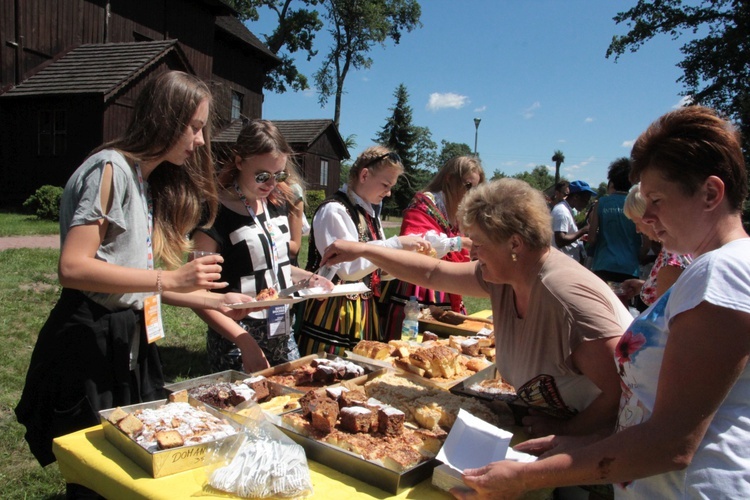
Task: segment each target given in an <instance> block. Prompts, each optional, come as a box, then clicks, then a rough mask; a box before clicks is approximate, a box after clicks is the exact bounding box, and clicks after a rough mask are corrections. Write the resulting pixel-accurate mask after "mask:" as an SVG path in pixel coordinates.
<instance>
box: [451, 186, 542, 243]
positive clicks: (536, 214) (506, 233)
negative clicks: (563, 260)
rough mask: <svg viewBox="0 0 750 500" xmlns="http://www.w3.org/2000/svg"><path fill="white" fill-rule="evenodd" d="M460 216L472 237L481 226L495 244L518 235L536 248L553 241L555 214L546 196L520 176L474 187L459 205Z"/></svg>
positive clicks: (466, 230)
mask: <svg viewBox="0 0 750 500" xmlns="http://www.w3.org/2000/svg"><path fill="white" fill-rule="evenodd" d="M457 218H458V221H459V223H460V226H461V229H462V230H463V231H464V232H466V233H467V234H469V235H470V236H471V231H472V230H473V229H479V230H480V231H482V232H483V233H484V234H485V235H486V236H487V238H489V239H490V241H493V242H495V243H502V242H504V241H507V240H508V238H510V237H511V236H513V235H514V234H517V235H519V236H520V237H521V238H522V239H523V240H524V241H525V242H526V244H527V245H529V246H530V247H531V248H535V249H543V248H548V247H549V246H550V244H551V242H552V216H551V215H550V211H549V208H548V206H547V202H546V201H545V200H544V195H543V194H542V192H541V191H539V190H538V189H534V188H533V187H531V186H530V185H529V184H528V183H526V182H524V181H521V180H518V179H512V178H504V179H499V180H495V181H492V182H489V183H485V184H482V185H481V186H478V187H476V188H474V189H472V190H471V191H469V192H468V193H467V194H466V196H465V197H464V199H463V201H462V202H461V204H460V205H459V207H458V216H457Z"/></svg>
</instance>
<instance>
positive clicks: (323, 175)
mask: <svg viewBox="0 0 750 500" xmlns="http://www.w3.org/2000/svg"><path fill="white" fill-rule="evenodd" d="M320 185H321V186H327V185H328V160H320Z"/></svg>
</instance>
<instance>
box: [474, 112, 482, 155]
mask: <svg viewBox="0 0 750 500" xmlns="http://www.w3.org/2000/svg"><path fill="white" fill-rule="evenodd" d="M481 121H482V119H481V118H474V156H476V155H477V137H479V122H481Z"/></svg>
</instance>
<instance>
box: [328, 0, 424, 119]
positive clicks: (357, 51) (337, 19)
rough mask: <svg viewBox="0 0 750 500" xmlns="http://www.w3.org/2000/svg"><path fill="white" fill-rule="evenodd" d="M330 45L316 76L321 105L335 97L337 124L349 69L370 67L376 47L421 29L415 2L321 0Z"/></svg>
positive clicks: (408, 0) (417, 5)
mask: <svg viewBox="0 0 750 500" xmlns="http://www.w3.org/2000/svg"><path fill="white" fill-rule="evenodd" d="M322 3H323V5H324V7H325V14H324V16H325V18H326V19H327V20H328V22H329V32H330V34H331V36H332V37H333V45H332V46H331V48H330V51H329V52H328V54H327V55H326V56H325V59H324V61H323V66H322V67H321V68H320V69H319V70H318V71H317V72H316V73H315V83H316V85H317V87H318V97H319V99H318V100H319V102H320V104H321V106H324V105H325V104H326V103H327V102H328V99H329V98H330V97H331V96H333V97H334V103H335V108H334V115H333V121H334V123H335V124H336V126H338V125H339V121H340V117H341V97H342V95H343V93H344V81H345V80H346V76H347V75H348V74H349V71H350V70H351V69H366V68H369V67H370V66H372V62H373V61H372V59H371V58H370V57H369V56H368V55H367V54H368V53H369V52H370V50H371V49H372V47H373V46H374V45H375V44H378V43H379V44H381V45H385V41H386V39H388V38H390V39H392V40H393V42H394V43H396V44H398V43H399V41H400V40H401V33H402V31H412V30H413V29H415V28H417V27H421V26H422V24H421V23H420V22H419V17H420V15H421V13H422V11H421V8H420V6H419V3H417V1H416V0H358V1H356V2H355V1H352V0H322Z"/></svg>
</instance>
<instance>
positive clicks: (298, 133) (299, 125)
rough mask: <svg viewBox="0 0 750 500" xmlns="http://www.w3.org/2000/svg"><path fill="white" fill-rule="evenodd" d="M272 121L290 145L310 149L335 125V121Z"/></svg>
mask: <svg viewBox="0 0 750 500" xmlns="http://www.w3.org/2000/svg"><path fill="white" fill-rule="evenodd" d="M271 121H272V122H273V124H274V125H276V127H278V129H279V131H280V132H281V133H282V134H283V136H284V138H285V139H286V141H287V142H288V143H289V144H301V145H304V146H305V147H309V146H310V145H311V144H312V143H313V142H315V140H316V139H317V138H318V137H320V135H321V134H322V133H323V132H325V130H326V129H327V128H328V127H330V126H331V125H333V120H271ZM337 133H338V131H337ZM342 141H343V139H342Z"/></svg>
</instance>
